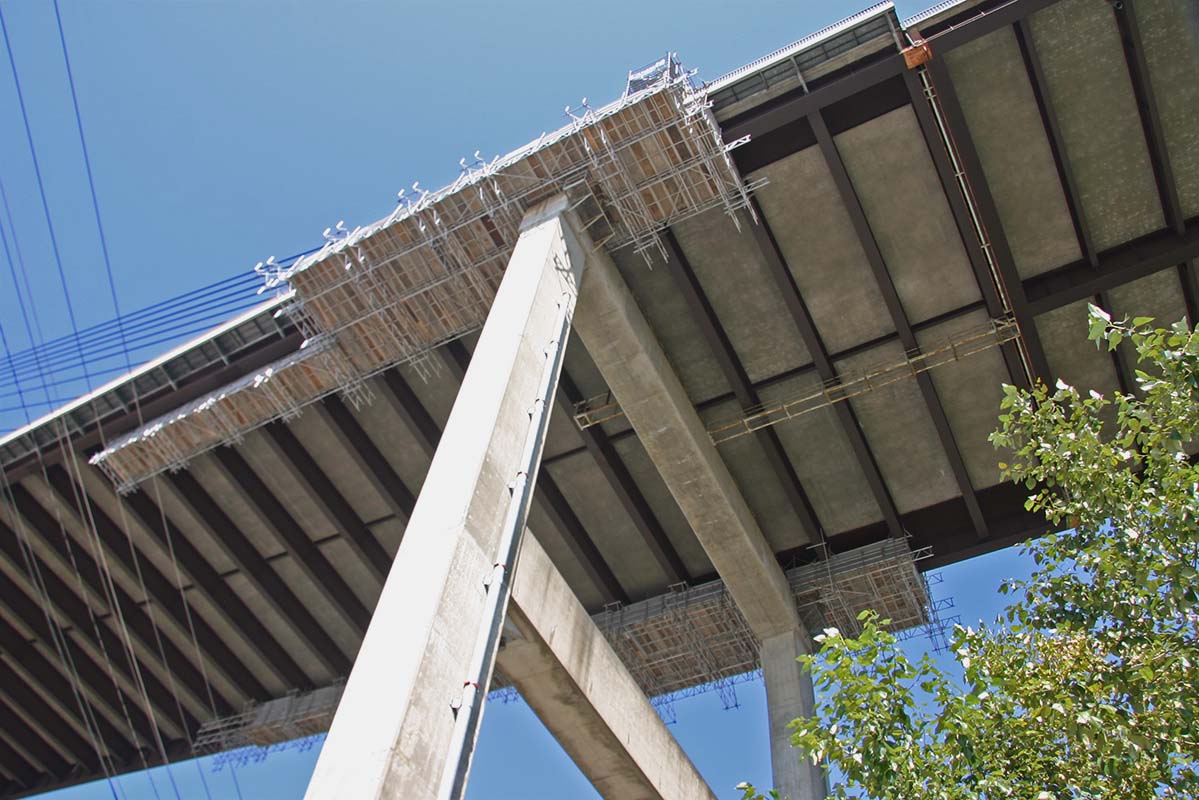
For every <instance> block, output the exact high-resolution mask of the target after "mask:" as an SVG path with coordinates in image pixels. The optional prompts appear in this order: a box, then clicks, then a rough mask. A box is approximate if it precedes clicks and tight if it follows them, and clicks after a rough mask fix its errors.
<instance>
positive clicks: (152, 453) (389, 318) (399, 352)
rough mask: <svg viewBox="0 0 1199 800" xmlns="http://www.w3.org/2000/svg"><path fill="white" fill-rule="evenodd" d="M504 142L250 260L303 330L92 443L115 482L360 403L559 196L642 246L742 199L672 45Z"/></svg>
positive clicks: (705, 106)
mask: <svg viewBox="0 0 1199 800" xmlns="http://www.w3.org/2000/svg"><path fill="white" fill-rule="evenodd" d="M568 113H569V114H570V116H571V122H570V123H569V124H568V125H566V126H564V127H563V128H561V129H559V130H558V131H555V132H554V133H552V134H542V136H541V137H539V138H538V139H537V140H536V141H534V142H531V143H529V144H528V145H526V146H525V147H522V148H520V149H519V150H516V151H514V152H512V153H510V154H508V155H506V156H503V157H496V158H495V159H493V160H491V161H484V160H482V159H481V158H478V157H477V154H476V160H475V163H473V164H467V163H466V161H465V160H463V161H462V162H461V166H462V173H461V175H459V177H458V179H457V180H455V181H454V182H453V183H452V184H450V185H449V186H446V187H444V188H442V189H439V190H437V191H433V192H427V191H424V190H421V189H420V188H419V185H418V184H414V185H413V189H414V194H413V196H408V195H406V194H405V193H404V192H401V193H400V204H399V205H398V207H397V208H396V210H395V211H394V212H393V213H391V214H389V215H388V216H387V217H385V218H384V219H382V220H379V221H378V222H375V223H374V224H371V225H367V226H365V227H359V228H355V229H354V230H352V231H350V230H346V229H345V228H344V227H342V226H341V224H339V225H338V227H337V228H336V229H327V230H326V231H325V238H326V244H325V246H324V247H322V248H321V249H320V250H319V251H317V252H315V253H312V254H310V255H308V256H305V257H303V258H300V259H299V260H297V261H296V262H295V264H293V265H291V266H289V267H286V268H284V267H281V266H278V265H275V264H274V263H273V262H271V261H269V260H268V261H267V262H265V263H263V264H260V265H259V272H260V273H261V274H262V275H263V277H264V280H265V283H266V288H268V289H273V290H277V291H283V290H284V289H286V290H287V291H288V292H290V294H289V295H288V299H287V301H286V303H285V304H284V310H285V312H286V313H287V314H288V316H289V317H290V318H291V319H293V320H294V321H295V322H296V324H297V325H298V326H299V328H300V329H301V331H302V332H303V333H304V335H305V336H306V337H307V342H306V346H305V347H304V348H303V349H301V350H300V351H299V353H297V354H294V355H292V356H289V357H287V358H285V359H282V360H281V361H278V362H276V363H274V364H272V365H271V366H270V367H268V368H267V369H265V370H263V371H261V372H260V373H258V374H256V375H254V376H251V377H249V378H247V379H243V380H241V381H238V382H236V383H234V384H230V385H229V386H226V387H224V388H223V389H221V390H219V391H217V392H214V393H213V394H211V395H209V396H208V397H206V398H204V399H202V400H201V401H198V402H197V403H193V404H191V405H190V406H188V408H187V409H186V410H185V412H184V413H179V414H172V415H170V416H168V417H163V418H160V419H158V420H155V421H153V422H151V423H150V424H149V425H147V426H145V427H143V428H142V429H141V430H138V431H136V432H134V433H132V434H130V435H128V436H125V437H123V438H121V439H119V440H117V441H116V442H113V443H112V444H111V445H110V446H109V447H108V448H107V449H105V450H103V451H102V452H100V453H98V454H97V455H96V456H94V457H93V459H92V461H93V463H95V464H98V465H100V466H101V467H102V468H103V469H104V470H105V471H106V472H107V473H108V475H109V476H110V477H112V479H113V480H114V482H115V483H116V484H117V485H118V487H120V488H121V490H122V491H129V490H131V489H132V488H134V487H136V485H137V484H138V483H139V482H140V481H142V480H145V479H146V478H149V477H151V476H153V475H155V474H158V473H160V472H162V471H164V470H174V469H179V468H181V467H183V466H184V465H185V464H186V462H187V460H188V459H189V458H192V457H194V456H195V455H198V454H200V453H202V452H204V451H206V450H208V449H211V448H212V447H215V446H217V445H219V444H225V443H232V442H236V441H238V439H239V437H241V436H242V435H244V434H245V433H246V432H247V431H249V430H252V429H254V428H256V427H258V426H261V425H263V424H266V423H268V422H271V421H273V420H276V419H286V418H290V417H291V416H294V415H295V414H297V413H299V410H300V409H301V408H302V407H303V406H304V405H306V404H307V403H310V402H313V401H315V400H317V399H319V398H321V397H323V396H325V395H327V394H330V393H332V392H337V391H339V392H342V393H343V394H348V395H349V397H350V399H351V400H352V401H353V402H354V403H355V404H356V405H357V404H358V403H361V402H365V401H368V400H369V396H368V393H367V392H366V390H365V388H364V384H363V381H364V380H365V379H366V378H368V377H370V376H372V375H374V374H377V373H378V372H380V371H382V370H385V369H388V368H390V367H393V366H395V365H397V364H409V365H412V366H414V367H415V368H416V369H417V370H418V371H420V370H422V369H433V368H434V367H432V366H431V364H432V363H433V360H432V359H430V358H429V357H428V356H429V354H430V353H431V352H432V350H433V349H434V348H436V347H438V346H440V345H442V344H445V343H447V342H450V341H453V340H454V339H457V338H459V337H461V336H464V335H466V334H468V333H471V332H473V331H475V330H478V329H479V328H480V327H482V325H483V322H484V320H485V319H486V317H487V312H488V310H489V309H490V307H491V303H492V300H493V299H494V297H495V293H496V291H497V289H498V287H499V283H500V280H501V278H502V277H503V274H504V270H505V268H506V266H507V263H508V258H509V257H510V255H511V253H512V250H513V248H514V247H515V246H516V240H517V238H518V236H519V233H520V231H519V227H520V222H521V219H522V218H523V216H524V214H525V212H526V211H527V210H528V209H530V208H532V207H533V206H535V205H537V203H539V202H540V201H542V200H544V199H546V198H548V197H552V196H554V195H557V194H560V193H561V194H565V195H566V196H567V198H568V199H569V200H570V202H571V205H572V208H573V209H574V212H575V213H576V215H577V216H578V217H579V219H580V222H581V224H582V225H583V226H584V227H585V228H586V229H587V231H588V233H589V234H590V235H591V238H592V240H593V241H594V242H595V243H596V245H597V246H602V247H605V248H607V249H610V250H614V249H617V248H621V247H629V246H631V247H632V248H633V249H634V250H635V251H637V252H640V253H643V254H644V255H645V256H646V258H647V259H649V258H650V252H651V251H653V250H655V249H656V250H658V251H659V252H660V253H661V254H662V255H663V256H664V255H665V254H664V252H663V251H662V245H661V243H660V242H659V234H660V232H661V231H662V230H663V229H665V228H666V227H668V226H670V225H673V224H676V223H678V222H680V221H682V220H685V219H687V218H689V217H692V216H695V215H697V214H701V213H704V212H706V211H709V210H713V209H723V210H724V211H725V212H726V213H727V214H729V215H730V216H731V217H732V219H733V220H734V222H736V221H737V215H736V213H735V212H736V211H738V210H739V209H748V210H749V212H750V213H751V214H752V213H753V209H752V206H751V205H750V204H749V192H750V191H751V189H752V188H753V186H748V185H746V184H745V183H744V182H743V181H742V180H741V178H740V176H739V174H738V172H737V170H736V168H735V167H734V165H733V163H732V160H731V159H730V157H729V151H730V150H731V149H733V148H734V147H736V146H738V145H739V144H742V143H743V141H737V142H733V143H730V144H725V143H724V142H723V141H722V139H721V135H720V130H719V127H718V126H717V123H716V121H715V119H714V118H713V116H712V114H711V112H710V110H709V103H708V101H707V98H706V95H705V93H704V92H703V90H702V89H697V88H696V87H694V86H693V85H692V81H691V73H689V72H687V71H686V70H684V69H683V68H682V66H681V65H680V64H679V62H678V60H677V59H676V58H675V57H674V55H673V54H671V55H668V56H666V57H664V58H662V59H659V60H658V61H656V62H655V63H654V64H651V65H649V66H648V67H646V68H644V69H641V70H636V71H634V72H631V73H630V74H629V80H628V83H627V86H626V90H625V93H624V95H623V96H622V97H621V98H620V99H619V100H617V101H615V102H614V103H611V104H609V105H607V106H604V107H603V108H599V109H592V108H591V107H590V106H588V105H587V103H586V100H584V103H583V105H582V106H581V107H580V108H578V109H574V110H570V109H568Z"/></svg>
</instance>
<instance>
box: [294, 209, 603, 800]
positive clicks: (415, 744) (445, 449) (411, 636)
mask: <svg viewBox="0 0 1199 800" xmlns="http://www.w3.org/2000/svg"><path fill="white" fill-rule="evenodd" d="M564 210H565V202H564V201H563V200H562V199H561V198H559V199H558V200H557V201H547V203H546V204H543V205H542V206H539V207H538V208H536V209H533V210H532V211H530V212H529V214H528V215H526V217H525V221H524V222H523V223H522V226H521V230H522V233H521V235H520V239H519V240H518V242H517V245H516V249H515V251H514V252H513V254H512V258H511V260H510V261H509V262H508V268H507V271H506V272H505V274H504V279H503V282H502V283H501V285H500V289H499V292H498V293H497V295H496V298H495V302H494V304H493V306H492V308H491V311H490V313H489V315H488V318H487V323H486V324H485V326H484V328H483V332H482V335H481V336H480V339H479V344H478V347H477V349H476V351H475V356H474V358H473V360H472V361H471V364H470V368H469V369H468V370H467V372H466V376H465V379H464V380H463V384H462V389H461V391H460V392H459V393H458V398H457V400H456V401H455V402H454V408H453V410H452V411H451V413H450V418H449V421H448V422H447V424H446V428H445V432H444V434H443V435H442V438H441V441H440V443H439V445H438V448H437V452H436V454H435V455H434V457H433V463H432V465H431V466H430V467H429V472H428V475H427V477H426V478H425V483H424V486H423V487H422V489H421V493H420V498H419V499H418V500H417V503H416V508H415V509H414V510H413V513H412V517H411V519H410V520H409V523H408V526H407V529H406V531H405V533H404V540H403V543H402V544H401V545H400V550H399V553H398V554H397V556H396V560H395V563H394V564H393V565H392V568H391V571H390V573H389V574H388V576H387V581H386V583H385V584H384V587H383V592H382V595H381V596H380V598H379V603H378V606H377V607H376V608H375V612H374V615H373V617H372V618H371V622H370V626H369V628H368V629H367V632H366V637H365V639H364V640H363V643H362V648H361V650H359V652H358V657H357V660H356V661H355V663H354V669H353V671H352V672H351V673H350V678H349V681H348V682H347V684H346V688H345V693H344V694H343V696H342V699H341V704H340V705H339V707H338V710H337V714H336V716H335V717H334V720H333V726H332V728H331V729H330V731H329V737H328V739H327V740H326V742H325V745H324V748H323V749H322V751H321V756H320V760H319V761H318V762H317V765H316V771H315V773H314V774H313V776H312V781H311V782H310V783H309V786H308V793H307V795H306V797H307V798H308V800H334V798H346V797H353V798H358V799H359V800H372V799H374V798H397V799H399V798H402V799H403V800H422V799H423V798H434V797H437V796H438V794H439V792H440V791H441V789H442V787H441V783H442V775H443V770H444V768H445V765H446V761H447V758H448V751H449V750H450V747H451V741H452V740H453V729H454V726H455V714H454V711H453V708H452V703H454V702H455V701H457V700H459V699H460V698H462V697H463V696H464V694H467V692H466V690H464V685H465V684H466V682H467V681H470V680H473V679H472V677H471V672H472V662H474V661H475V659H476V654H477V653H478V652H480V649H479V647H478V646H477V641H478V640H479V639H480V631H481V621H482V619H483V618H484V616H485V614H484V609H485V606H486V592H487V590H486V589H485V588H484V581H485V580H486V579H489V578H493V577H494V576H493V575H492V572H493V570H492V567H493V565H494V564H496V563H497V562H498V561H499V553H498V551H499V548H500V542H501V532H502V530H504V529H506V528H507V527H510V525H509V523H510V522H511V520H512V508H511V507H510V505H511V504H510V500H511V498H512V497H513V496H514V495H515V494H517V493H516V492H514V491H513V490H511V489H510V487H512V486H513V485H518V484H519V483H520V482H521V481H522V480H525V478H524V476H525V475H526V474H527V483H528V484H530V490H531V484H532V482H533V481H534V479H535V477H536V475H535V465H536V464H537V463H538V462H539V460H540V448H539V447H535V448H534V449H535V452H534V453H533V458H532V464H533V465H534V468H533V469H527V468H526V467H525V466H524V464H523V462H524V459H525V458H527V457H529V453H528V450H529V441H532V440H531V439H530V430H531V429H532V427H533V425H532V420H534V419H535V418H536V414H535V413H534V412H533V411H531V410H530V409H533V408H535V407H536V406H537V403H538V401H539V399H540V400H544V398H541V394H542V393H543V392H544V391H547V388H546V382H547V377H546V376H547V374H548V373H547V369H548V368H549V367H548V366H547V362H548V360H549V359H548V358H547V350H551V351H552V347H551V345H552V344H553V343H554V342H557V341H558V340H559V338H560V337H562V335H563V317H562V307H563V304H565V309H566V312H567V317H566V319H567V320H569V310H570V309H571V308H572V307H573V305H574V299H575V297H576V294H577V289H576V287H577V285H578V279H579V276H580V273H581V272H582V269H583V267H584V263H585V262H584V256H583V249H582V247H581V246H580V244H579V242H578V240H577V239H576V238H575V237H574V236H573V234H572V233H571V231H570V229H569V228H568V226H567V225H565V224H564V222H563V216H562V215H563V213H564ZM566 330H567V331H568V330H569V327H567V328H566ZM561 344H562V345H563V346H564V345H565V342H561ZM559 364H560V362H558V361H555V362H554V366H555V368H556V367H557V366H558V365H559ZM556 389H557V373H556V371H555V372H554V373H553V374H552V375H551V376H550V377H549V380H548V392H549V395H548V396H549V397H550V398H552V397H553V392H554V391H555V390H556ZM543 405H544V403H543ZM515 530H523V524H521V525H520V527H518V528H515ZM494 585H495V584H494V583H493V586H494ZM493 591H494V589H493ZM489 678H490V672H489V671H488V672H487V673H486V675H485V676H484V679H483V680H480V681H479V687H478V688H479V690H481V691H484V692H485V691H486V689H487V685H486V683H487V679H489Z"/></svg>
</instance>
